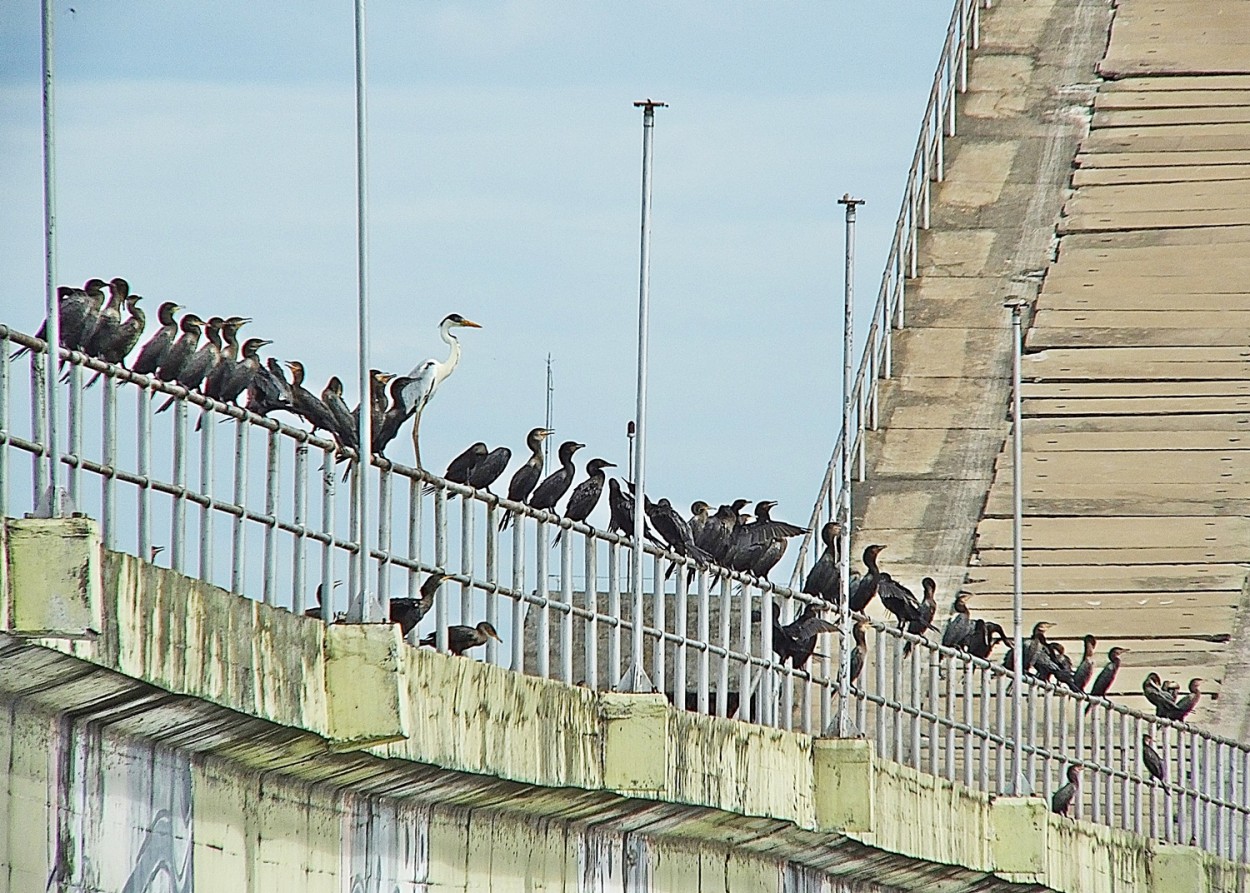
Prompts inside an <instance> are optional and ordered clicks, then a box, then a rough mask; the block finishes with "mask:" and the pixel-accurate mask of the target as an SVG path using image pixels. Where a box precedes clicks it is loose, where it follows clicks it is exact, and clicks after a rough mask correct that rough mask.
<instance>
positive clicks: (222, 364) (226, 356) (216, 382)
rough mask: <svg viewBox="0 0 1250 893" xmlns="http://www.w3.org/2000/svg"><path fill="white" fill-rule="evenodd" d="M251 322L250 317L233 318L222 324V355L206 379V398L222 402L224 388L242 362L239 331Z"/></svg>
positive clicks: (204, 387)
mask: <svg viewBox="0 0 1250 893" xmlns="http://www.w3.org/2000/svg"><path fill="white" fill-rule="evenodd" d="M251 321H252V320H251V318H249V317H245V316H232V317H230V318H229V319H227V320H226V321H225V322H223V323H222V324H221V355H220V356H219V357H218V359H217V365H216V366H215V367H214V368H213V370H212V372H210V373H209V374H208V375H207V376H205V378H204V386H203V388H202V390H203V392H204V396H205V397H212V398H213V399H214V400H221V391H222V388H223V387H225V384H226V381H227V380H228V379H229V378H230V373H232V372H233V371H234V367H235V366H236V365H237V364H238V363H239V362H240V360H239V329H241V328H243V327H244V326H245V325H247V324H248V323H249V322H251Z"/></svg>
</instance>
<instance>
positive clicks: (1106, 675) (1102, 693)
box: [1085, 648, 1128, 713]
mask: <svg viewBox="0 0 1250 893" xmlns="http://www.w3.org/2000/svg"><path fill="white" fill-rule="evenodd" d="M1126 651H1128V649H1127V648H1112V649H1111V650H1110V651H1108V652H1107V665H1106V666H1105V667H1103V668H1102V672H1101V673H1099V674H1098V678H1097V679H1095V680H1094V684H1093V686H1092V687H1091V688H1090V690H1089V693H1090V696H1091V697H1094V698H1105V697H1106V696H1107V692H1108V691H1110V690H1111V683H1113V682H1115V674H1116V673H1118V672H1119V671H1120V655H1121V654H1123V653H1124V652H1126ZM1093 709H1094V702H1093V701H1090V702H1089V703H1088V704H1086V705H1085V712H1086V713H1089V711H1091V710H1093Z"/></svg>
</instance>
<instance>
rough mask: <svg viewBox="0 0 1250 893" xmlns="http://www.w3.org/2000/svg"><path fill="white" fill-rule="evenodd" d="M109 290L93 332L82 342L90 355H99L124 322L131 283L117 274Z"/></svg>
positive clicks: (86, 352)
mask: <svg viewBox="0 0 1250 893" xmlns="http://www.w3.org/2000/svg"><path fill="white" fill-rule="evenodd" d="M108 290H109V299H108V303H106V304H105V305H104V306H103V307H102V308H100V312H99V314H98V315H97V316H96V320H95V326H94V328H93V329H92V330H91V334H90V335H89V336H88V337H87V338H86V339H85V340H84V341H83V343H82V352H83V353H85V354H87V355H88V356H92V357H98V356H99V355H100V351H101V350H102V349H103V347H104V345H106V344H108V343H109V342H110V341H112V340H113V338H115V337H116V336H117V330H118V328H119V327H120V326H121V324H122V308H123V307H124V306H125V304H126V298H128V297H129V296H130V284H129V283H127V282H126V280H125V279H122V278H121V277H120V276H117V277H115V278H113V279H110V280H109V283H108Z"/></svg>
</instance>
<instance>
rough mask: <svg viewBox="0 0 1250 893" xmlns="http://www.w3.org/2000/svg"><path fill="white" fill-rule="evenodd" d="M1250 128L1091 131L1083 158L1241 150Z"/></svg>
mask: <svg viewBox="0 0 1250 893" xmlns="http://www.w3.org/2000/svg"><path fill="white" fill-rule="evenodd" d="M1248 137H1250V124H1245V123H1241V124H1169V125H1164V126H1161V127H1109V128H1106V129H1103V130H1091V131H1090V135H1089V138H1088V139H1086V140H1085V142H1084V143H1082V144H1081V152H1082V154H1086V155H1089V154H1096V153H1098V152H1131V153H1134V154H1136V153H1139V152H1178V151H1180V152H1194V151H1212V150H1222V151H1228V150H1238V151H1241V150H1244V149H1245V148H1246V144H1247V138H1248Z"/></svg>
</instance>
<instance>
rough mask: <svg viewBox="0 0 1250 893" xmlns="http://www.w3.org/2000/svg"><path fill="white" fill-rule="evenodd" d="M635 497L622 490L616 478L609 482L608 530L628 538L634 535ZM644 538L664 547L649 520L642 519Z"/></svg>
mask: <svg viewBox="0 0 1250 893" xmlns="http://www.w3.org/2000/svg"><path fill="white" fill-rule="evenodd" d="M634 505H635V502H634V497H633V496H632V495H631V494H629V493H626V492H625V491H624V490H622V489H621V485H620V482H618V481H617V479H616V478H611V479H610V480H609V481H608V511H609V518H608V530H609V531H612V532H615V533H619V534H621V535H622V536H624V537H626V538H628V537H632V536H633V535H634ZM642 537H643V539H645V540H647V541H648V542H651V543H655V545H657V546H663V545H664V543H662V542H660V539H659V537H657V536H656V535H655V534H654V533H653V532H652V531H651V525H650V524H648V523H647V519H646V518H645V517H644V518H643V519H642Z"/></svg>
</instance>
